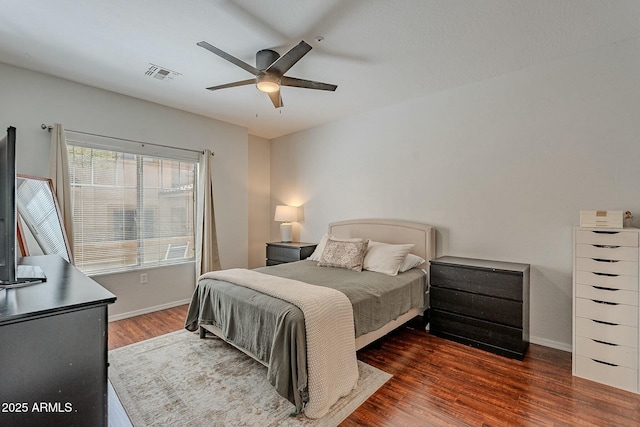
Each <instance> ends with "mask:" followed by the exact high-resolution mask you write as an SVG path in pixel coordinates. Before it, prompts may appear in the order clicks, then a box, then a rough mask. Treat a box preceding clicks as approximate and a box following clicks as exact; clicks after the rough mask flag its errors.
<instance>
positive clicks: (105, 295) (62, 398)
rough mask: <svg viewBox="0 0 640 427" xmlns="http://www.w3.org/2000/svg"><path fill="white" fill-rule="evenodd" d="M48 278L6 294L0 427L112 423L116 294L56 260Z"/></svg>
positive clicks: (0, 302)
mask: <svg viewBox="0 0 640 427" xmlns="http://www.w3.org/2000/svg"><path fill="white" fill-rule="evenodd" d="M21 262H22V263H24V264H30V265H38V266H40V267H41V268H42V270H43V271H44V273H45V275H46V276H47V281H46V282H44V283H40V284H36V285H31V286H27V287H23V288H15V289H5V290H0V405H2V407H0V425H2V426H23V427H27V426H45V425H46V426H107V320H108V318H107V305H108V304H111V303H113V302H115V300H116V297H115V296H114V295H113V294H112V293H110V292H109V291H107V290H106V289H104V288H103V287H101V286H100V285H98V284H97V283H96V282H94V281H93V280H91V279H89V278H88V277H86V276H85V275H84V274H82V273H81V272H80V271H79V270H77V269H76V268H75V267H73V266H72V265H70V264H68V263H67V262H66V261H64V260H63V259H62V258H61V257H59V256H57V255H47V256H35V257H26V258H23V259H22V260H21Z"/></svg>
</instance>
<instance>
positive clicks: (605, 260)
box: [591, 258, 620, 262]
mask: <svg viewBox="0 0 640 427" xmlns="http://www.w3.org/2000/svg"><path fill="white" fill-rule="evenodd" d="M591 259H592V260H594V261H596V262H620V260H618V259H602V258H591Z"/></svg>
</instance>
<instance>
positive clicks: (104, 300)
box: [0, 255, 116, 325]
mask: <svg viewBox="0 0 640 427" xmlns="http://www.w3.org/2000/svg"><path fill="white" fill-rule="evenodd" d="M19 263H20V264H26V265H37V266H39V267H41V268H42V270H43V271H44V274H45V275H46V276H47V281H46V282H43V283H38V284H35V285H30V286H24V287H20V288H14V289H4V290H0V325H1V324H4V323H13V322H15V321H19V320H20V319H26V318H30V317H34V316H44V315H48V314H52V313H56V312H60V311H64V310H70V309H76V308H81V307H87V306H92V305H100V304H111V303H113V302H115V300H116V296H115V295H113V294H112V293H111V292H109V291H108V290H106V289H105V288H103V287H102V286H100V285H99V284H98V283H96V282H94V281H93V280H92V279H90V278H89V277H87V276H85V275H84V274H83V273H82V272H81V271H80V270H78V269H77V268H75V267H74V266H73V265H71V264H69V263H68V262H66V261H65V260H64V259H62V257H60V256H58V255H41V256H31V257H24V258H21V260H20V262H19Z"/></svg>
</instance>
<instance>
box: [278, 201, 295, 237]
mask: <svg viewBox="0 0 640 427" xmlns="http://www.w3.org/2000/svg"><path fill="white" fill-rule="evenodd" d="M273 220H274V221H277V222H281V223H282V224H280V241H281V242H291V241H292V239H293V226H292V224H291V221H297V220H298V208H296V207H295V206H285V205H278V206H276V214H275V216H274V218H273Z"/></svg>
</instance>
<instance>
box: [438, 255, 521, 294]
mask: <svg viewBox="0 0 640 427" xmlns="http://www.w3.org/2000/svg"><path fill="white" fill-rule="evenodd" d="M431 286H442V287H447V288H450V289H457V290H461V291H467V292H474V293H478V294H483V295H490V296H494V297H500V298H508V299H512V300H515V301H522V274H516V273H513V272H507V271H496V270H484V269H482V270H480V269H477V268H475V267H463V266H459V265H444V264H432V266H431Z"/></svg>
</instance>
